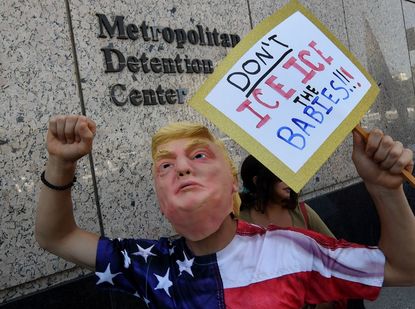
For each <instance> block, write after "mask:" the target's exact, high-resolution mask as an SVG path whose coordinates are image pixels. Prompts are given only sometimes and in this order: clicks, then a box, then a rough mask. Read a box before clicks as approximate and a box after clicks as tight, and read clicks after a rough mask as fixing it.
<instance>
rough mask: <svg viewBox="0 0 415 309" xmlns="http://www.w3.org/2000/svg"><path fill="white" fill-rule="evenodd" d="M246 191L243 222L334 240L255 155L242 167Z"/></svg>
mask: <svg viewBox="0 0 415 309" xmlns="http://www.w3.org/2000/svg"><path fill="white" fill-rule="evenodd" d="M240 174H241V179H242V187H243V190H242V192H240V193H239V195H240V197H241V209H240V212H239V219H242V220H245V221H247V222H249V223H254V224H257V225H260V226H262V227H267V226H268V225H270V224H274V225H277V226H279V227H299V228H304V229H309V230H312V231H315V232H318V233H321V234H324V235H327V236H331V237H334V235H333V234H332V232H331V231H330V230H329V228H328V227H327V226H326V224H325V223H324V222H323V221H322V220H321V219H320V217H319V215H318V214H317V213H316V212H315V211H314V210H313V209H311V207H310V206H308V205H307V204H306V203H305V202H303V201H301V202H299V200H298V199H299V197H298V194H297V193H296V192H294V191H293V190H292V189H291V188H290V187H289V186H287V185H286V184H285V183H284V182H283V181H281V180H280V179H279V178H278V177H277V176H275V175H274V174H273V173H272V172H271V171H270V170H269V169H268V168H267V167H266V166H264V165H263V164H262V163H261V162H259V161H258V160H257V159H256V158H255V157H254V156H252V155H249V156H247V157H246V158H245V159H244V161H243V162H242V165H241V173H240ZM305 308H307V309H311V308H316V309H330V308H336V309H343V308H347V302H346V301H343V302H338V303H334V302H333V303H324V304H319V305H318V306H317V307H316V306H312V305H306V306H305V307H303V309H305Z"/></svg>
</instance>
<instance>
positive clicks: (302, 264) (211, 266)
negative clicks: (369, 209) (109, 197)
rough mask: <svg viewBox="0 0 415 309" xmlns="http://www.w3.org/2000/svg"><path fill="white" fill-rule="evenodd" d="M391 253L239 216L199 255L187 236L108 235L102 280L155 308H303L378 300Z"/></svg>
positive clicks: (101, 249) (102, 249) (100, 256)
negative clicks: (212, 249)
mask: <svg viewBox="0 0 415 309" xmlns="http://www.w3.org/2000/svg"><path fill="white" fill-rule="evenodd" d="M384 264H385V257H384V255H383V253H382V252H381V251H380V250H379V249H378V248H376V247H365V246H362V245H357V244H352V243H349V242H346V241H344V240H336V239H333V238H330V237H327V236H324V235H320V234H318V233H315V232H312V231H308V230H302V229H296V228H279V227H276V226H269V227H268V228H267V229H264V228H261V227H259V226H256V225H252V224H249V223H246V222H244V221H241V220H239V221H238V227H237V232H236V235H235V237H234V238H233V240H232V241H231V242H230V243H229V244H228V246H226V247H225V248H224V249H223V250H221V251H219V252H217V253H215V254H210V255H205V256H194V255H193V254H192V252H191V251H190V250H189V248H188V247H187V246H186V243H185V240H184V239H183V238H178V239H176V240H173V241H172V240H170V239H169V238H160V239H159V240H145V239H123V240H121V239H114V240H110V239H108V238H101V239H100V241H99V245H98V251H97V260H96V273H95V274H96V279H97V281H96V284H97V285H98V286H99V287H104V288H114V289H121V290H124V291H126V292H129V293H131V294H133V295H135V296H137V297H140V298H142V299H143V300H144V301H145V303H146V304H147V306H148V307H149V308H209V309H212V308H296V309H297V308H301V307H302V306H303V304H304V303H308V304H317V303H322V302H327V301H331V300H343V299H348V298H365V299H370V300H373V299H375V298H376V297H377V295H378V294H379V291H380V287H381V286H382V283H383V273H384Z"/></svg>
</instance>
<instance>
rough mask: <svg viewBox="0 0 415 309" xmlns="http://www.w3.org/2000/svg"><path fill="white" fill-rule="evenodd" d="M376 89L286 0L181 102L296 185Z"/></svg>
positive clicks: (317, 26)
mask: <svg viewBox="0 0 415 309" xmlns="http://www.w3.org/2000/svg"><path fill="white" fill-rule="evenodd" d="M378 92H379V88H378V87H377V85H376V83H375V81H374V80H373V79H372V78H371V77H370V75H369V74H368V73H367V72H366V71H365V69H364V68H363V67H362V66H361V65H360V64H359V62H358V61H357V60H356V59H355V57H354V56H353V55H352V54H351V53H350V52H349V51H348V50H347V49H346V48H345V47H344V46H343V45H342V44H341V43H340V42H339V41H338V40H337V39H336V38H335V37H334V36H333V35H332V34H331V33H330V32H329V31H328V30H327V29H326V28H325V27H324V26H323V25H322V24H321V22H319V21H318V20H317V18H316V17H314V16H313V15H312V14H311V13H310V12H309V11H308V10H307V9H306V8H304V7H303V6H301V5H300V4H299V3H298V2H297V1H291V2H290V3H289V4H287V5H286V6H285V7H283V8H282V9H280V10H279V11H277V12H276V13H274V14H273V15H272V16H270V17H268V18H267V19H265V20H264V21H263V22H261V23H260V24H259V25H258V26H256V27H255V28H254V29H253V30H252V31H251V32H250V33H249V34H248V35H247V36H246V37H245V38H243V40H242V41H241V42H240V43H239V44H238V45H237V46H236V47H235V48H234V49H233V50H231V51H230V53H229V55H228V56H227V57H226V58H225V59H224V60H223V61H222V62H221V63H220V65H219V66H218V67H217V68H216V70H215V72H214V73H213V74H212V76H211V77H210V78H209V79H208V80H207V81H206V82H205V83H204V84H203V85H202V87H201V88H200V89H199V91H198V92H197V93H196V94H195V96H194V97H193V98H192V99H191V101H190V103H189V104H190V105H191V106H192V107H194V108H195V109H196V110H198V111H199V112H200V113H202V114H203V115H205V116H206V117H207V118H208V119H209V120H211V121H212V122H213V123H215V124H216V125H217V126H218V127H219V128H220V129H221V130H223V131H224V132H225V133H226V134H228V135H229V136H230V137H231V138H232V139H234V140H235V141H236V142H238V143H239V144H240V145H241V146H242V147H244V148H245V149H246V150H247V151H248V152H250V153H251V154H253V155H254V156H255V157H256V158H257V159H259V160H260V161H261V162H262V163H263V164H265V165H266V166H267V167H268V168H269V169H270V170H271V171H272V172H274V173H275V174H276V175H277V176H278V177H279V178H280V179H281V180H283V181H284V182H285V183H286V184H287V185H289V186H290V187H291V188H292V189H293V190H295V191H296V192H298V191H299V190H301V188H303V187H304V185H305V184H306V183H307V182H308V180H309V179H310V178H311V177H312V176H313V175H314V174H315V173H316V172H317V170H318V169H319V168H320V167H321V165H322V164H323V163H324V162H325V161H326V160H327V159H328V157H329V156H330V155H331V153H332V152H333V151H334V150H335V149H336V147H337V146H338V145H339V144H340V143H341V142H342V141H343V140H344V138H345V137H346V135H347V134H348V133H349V132H350V131H351V130H352V129H353V127H354V126H356V124H358V122H359V121H360V119H361V117H362V116H363V115H364V114H365V112H366V111H367V110H368V109H369V107H370V105H371V104H372V103H373V102H374V100H375V98H376V95H377V94H378Z"/></svg>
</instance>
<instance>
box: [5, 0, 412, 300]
mask: <svg viewBox="0 0 415 309" xmlns="http://www.w3.org/2000/svg"><path fill="white" fill-rule="evenodd" d="M287 2H288V1H285V0H277V1H275V0H274V1H269V0H261V1H252V0H234V1H229V0H227V1H226V0H211V1H199V0H196V1H195V0H192V1H190V0H176V1H168V0H165V1H148V0H142V1H134V0H122V1H117V0H116V1H108V0H100V1H86V0H66V1H65V2H63V1H58V0H48V1H34V0H27V1H19V0H3V1H1V3H0V33H1V35H2V39H1V41H0V44H1V45H0V50H1V52H0V119H1V122H0V170H1V177H0V304H1V303H13V301H16V300H18V299H20V298H24V297H26V296H27V295H30V294H33V293H35V294H36V293H42V291H45V289H47V288H51V287H55V286H56V285H62V284H64V283H65V282H69V281H71V282H74V280H75V281H76V280H78V279H79V278H89V277H88V274H89V271H87V270H85V269H81V268H79V267H76V266H74V265H72V264H71V263H68V262H65V261H63V260H62V259H60V258H57V257H54V256H52V255H51V254H49V253H46V252H45V251H43V250H42V249H40V248H39V247H38V246H37V244H36V242H35V239H34V218H35V213H36V201H37V196H38V191H39V175H40V173H41V172H42V170H43V169H44V164H45V162H46V158H47V154H46V150H45V133H46V131H47V122H48V119H49V117H50V116H51V115H55V114H66V113H77V114H79V113H83V114H85V115H87V116H89V117H91V118H92V119H94V120H95V121H96V123H97V125H98V132H97V135H96V138H95V142H94V150H93V153H92V155H91V156H90V157H87V158H84V159H82V160H81V161H80V162H79V164H78V172H77V176H78V182H77V183H76V185H75V187H74V189H73V196H74V208H75V216H76V220H77V222H78V224H79V225H80V226H81V227H82V228H85V229H88V230H91V231H94V232H97V233H100V234H103V235H106V236H109V237H134V236H137V235H140V236H141V237H158V236H160V235H165V234H170V233H172V230H171V228H170V226H169V224H168V223H167V222H166V220H165V219H164V218H163V217H162V216H161V215H160V213H159V211H158V207H157V203H156V200H155V197H154V190H153V185H152V180H151V171H150V169H151V161H150V150H149V143H150V138H151V135H152V134H153V133H154V132H155V130H156V129H157V128H159V127H160V126H162V125H164V124H166V123H168V122H171V121H177V120H191V121H197V122H202V123H204V124H207V125H208V126H209V127H210V128H212V129H213V131H214V132H215V133H216V135H218V136H221V137H223V139H224V140H225V143H226V144H227V146H228V147H229V149H230V150H231V154H232V156H233V158H234V159H235V161H236V162H237V163H238V164H239V162H240V161H241V160H242V159H243V158H244V156H245V155H246V152H245V151H244V150H243V149H241V148H240V147H239V146H238V145H237V144H236V143H234V142H233V141H231V140H229V139H228V138H227V137H226V136H225V135H224V134H223V133H221V132H220V131H219V130H217V129H216V128H215V127H214V125H212V124H211V123H209V122H208V121H207V120H206V119H204V118H203V117H202V116H201V115H199V114H197V113H196V112H195V111H194V110H193V109H192V108H190V107H189V106H188V105H187V101H188V99H189V98H190V97H191V96H192V95H193V94H194V93H195V92H196V91H197V89H198V87H199V86H200V85H201V84H202V83H203V81H204V80H205V79H206V78H208V77H209V73H203V72H201V73H196V72H193V73H166V74H163V73H154V72H151V71H150V72H148V73H145V72H143V69H142V68H140V70H139V71H138V72H135V73H134V72H131V71H130V70H129V69H128V68H127V67H125V68H124V69H123V70H121V71H120V72H105V70H106V69H110V67H109V65H107V64H106V62H105V59H104V52H103V51H102V50H101V49H104V50H110V49H112V50H113V49H116V50H118V51H119V53H121V54H122V55H123V56H125V57H127V56H136V57H137V58H139V57H141V56H143V54H145V55H146V56H147V57H148V58H150V59H151V58H176V57H177V56H179V57H180V58H181V59H182V61H183V62H184V61H185V59H189V60H190V61H192V60H195V59H199V60H210V61H211V62H212V64H213V65H216V64H217V63H218V62H219V61H220V60H221V59H223V58H224V57H225V56H226V55H227V53H228V52H229V50H230V49H231V48H232V47H223V46H208V45H204V46H201V45H200V44H198V45H193V44H190V43H189V42H186V43H184V44H183V46H178V45H180V44H177V41H175V42H173V43H168V42H166V41H164V40H163V39H161V38H159V39H158V40H153V39H150V40H149V41H145V40H144V38H143V37H141V36H139V37H138V38H137V39H136V40H133V39H128V38H127V39H123V38H118V37H117V36H118V33H117V32H115V35H114V37H112V38H111V37H109V35H108V32H105V31H103V34H104V35H103V36H105V37H99V36H100V34H101V31H100V26H99V17H98V16H97V14H102V15H105V16H106V17H107V18H108V20H109V21H110V22H111V23H113V22H114V20H115V18H116V16H123V17H124V23H125V25H126V26H127V25H130V24H133V25H136V26H137V27H140V26H141V25H142V23H143V22H145V23H146V25H147V26H152V27H153V29H155V27H161V28H166V27H168V28H170V29H172V30H178V29H184V30H186V31H189V30H196V31H197V30H198V29H199V28H198V25H200V26H201V27H203V30H204V31H210V32H213V30H214V29H216V30H217V31H218V32H219V33H223V34H236V35H239V36H240V37H241V38H242V37H243V36H244V35H246V34H247V33H248V32H249V31H250V29H251V27H252V26H255V25H256V24H257V23H259V22H260V21H261V20H262V19H264V18H265V17H267V16H268V15H271V14H272V13H273V12H274V11H275V10H277V9H278V8H280V7H282V6H283V5H284V4H285V3H287ZM300 2H301V3H303V4H304V5H305V6H306V7H308V8H309V9H310V10H311V11H312V12H313V13H314V14H315V15H316V16H317V17H318V18H319V19H320V20H321V21H322V22H323V23H324V24H325V25H326V26H327V27H328V28H329V29H330V30H331V31H332V32H333V33H334V34H335V35H336V36H337V37H338V38H339V39H340V41H341V42H343V44H344V45H345V46H346V47H348V48H349V49H350V50H351V51H352V53H354V54H355V55H356V56H357V58H358V59H359V60H360V61H361V62H362V64H363V65H364V66H365V67H366V68H367V69H368V70H369V72H370V73H371V74H372V75H373V77H374V79H375V80H376V81H377V82H379V83H380V88H381V94H380V95H379V97H378V99H377V101H376V103H375V104H374V106H373V107H372V108H371V109H370V110H369V112H368V113H367V114H366V116H365V117H364V118H363V120H362V124H363V125H364V126H366V127H368V128H372V127H375V126H377V127H380V128H382V129H384V130H385V131H386V132H387V133H388V134H391V135H392V136H394V137H395V138H397V139H400V140H401V141H402V142H403V143H404V144H405V145H407V146H409V147H412V149H414V148H415V142H414V138H413V131H414V129H415V121H414V120H415V99H414V79H413V74H412V72H413V70H414V67H415V54H414V52H415V51H414V46H415V41H414V39H415V36H414V35H413V32H414V29H415V22H414V20H415V3H413V2H412V1H405V0H367V1H361V0H359V1H357V0H333V1H324V0H302V1H300ZM207 28H208V29H209V30H207ZM129 29H130V30H134V26H130V28H129ZM150 30H151V29H149V31H150ZM132 35H134V34H132ZM149 35H150V34H149ZM114 55H115V54H114V52H113V53H112V56H113V59H114V61H115V59H116V58H115V56H114ZM114 66H117V61H115V64H114ZM115 84H123V85H125V87H126V90H125V91H124V90H121V88H120V87H118V88H117V91H115V95H116V97H117V98H118V100H119V101H120V100H121V98H122V99H124V98H127V96H128V93H129V92H130V91H131V90H133V89H137V90H140V91H141V90H146V89H153V90H157V89H159V92H160V93H161V92H162V91H164V92H163V93H164V95H165V94H166V90H167V89H172V91H175V92H176V93H179V94H180V95H181V97H183V100H182V101H183V102H175V103H174V104H170V103H167V102H165V101H166V99H164V101H163V99H161V100H160V99H158V101H157V102H156V104H154V105H151V104H148V105H145V104H144V102H143V103H141V104H140V105H138V106H136V105H134V104H132V103H130V102H126V103H125V104H124V105H122V106H117V105H116V104H114V102H113V101H112V100H111V93H110V92H111V89H112V86H113V85H115ZM159 86H160V87H161V88H159ZM161 89H162V90H161ZM177 101H179V99H178V100H177ZM147 103H150V102H147ZM350 153H351V139H350V137H349V138H347V139H346V140H345V142H344V143H343V144H342V145H341V146H340V147H339V148H338V149H337V150H336V151H335V153H334V154H333V155H332V156H331V157H330V159H329V160H328V161H327V162H326V163H325V164H324V165H323V167H322V168H321V169H320V170H319V172H318V173H317V174H316V175H315V176H314V177H313V178H312V179H311V180H310V182H309V183H308V184H307V186H306V187H305V188H304V190H303V194H304V196H305V198H308V199H311V198H316V199H319V201H324V197H326V196H327V195H328V194H331V193H332V192H334V191H336V192H337V191H340V192H342V190H347V189H348V188H354V187H353V186H351V185H353V184H356V183H357V182H359V179H358V177H357V174H356V172H355V169H354V167H353V164H352V162H351V159H350ZM322 203H323V202H322ZM323 204H324V203H323ZM320 211H321V215H322V217H324V216H325V215H326V217H327V218H330V217H329V216H328V215H327V209H324V208H323V209H320ZM342 223H343V224H347V221H346V220H343V222H340V223H339V224H342ZM352 240H353V239H352ZM85 276H86V277H85Z"/></svg>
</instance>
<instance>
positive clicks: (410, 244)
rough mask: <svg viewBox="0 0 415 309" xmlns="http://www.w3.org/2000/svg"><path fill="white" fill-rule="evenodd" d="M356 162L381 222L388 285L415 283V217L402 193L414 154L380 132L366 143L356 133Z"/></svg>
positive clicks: (381, 241)
mask: <svg viewBox="0 0 415 309" xmlns="http://www.w3.org/2000/svg"><path fill="white" fill-rule="evenodd" d="M353 141H354V143H353V144H354V147H353V161H354V163H355V166H356V169H357V172H358V173H359V175H360V176H361V177H362V179H363V180H364V182H365V185H366V188H367V190H368V191H369V193H370V195H371V197H372V199H373V201H374V203H375V206H376V209H377V212H378V215H379V219H380V223H381V238H380V241H379V247H380V248H381V249H382V251H383V252H384V254H385V257H386V265H385V281H384V285H386V286H398V285H414V284H415V217H414V215H413V213H412V210H411V208H410V206H409V203H408V200H407V199H406V196H405V194H404V191H403V186H402V182H403V179H404V178H403V176H402V173H401V172H402V170H404V169H406V170H407V171H409V172H412V170H413V165H414V163H413V153H412V151H411V150H409V149H405V148H404V147H403V146H402V144H401V143H400V142H398V141H394V140H393V139H392V138H391V137H390V136H388V135H384V134H383V132H382V131H380V130H377V129H375V130H372V131H371V132H370V133H369V136H368V139H367V143H365V142H364V141H363V139H362V137H361V136H359V135H358V134H357V133H355V132H354V135H353Z"/></svg>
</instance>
